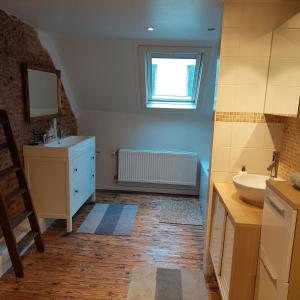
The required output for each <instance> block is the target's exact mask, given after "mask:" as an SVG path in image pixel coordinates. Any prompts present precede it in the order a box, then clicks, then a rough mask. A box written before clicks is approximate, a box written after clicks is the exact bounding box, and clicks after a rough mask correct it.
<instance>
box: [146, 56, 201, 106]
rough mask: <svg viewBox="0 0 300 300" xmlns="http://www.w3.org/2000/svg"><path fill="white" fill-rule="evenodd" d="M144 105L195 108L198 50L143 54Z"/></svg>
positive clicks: (198, 81)
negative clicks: (144, 70) (144, 65)
mask: <svg viewBox="0 0 300 300" xmlns="http://www.w3.org/2000/svg"><path fill="white" fill-rule="evenodd" d="M145 64H146V98H147V99H146V101H147V103H146V104H147V107H157V108H186V109H196V107H197V99H198V94H199V88H200V79H201V70H202V55H201V53H183V52H178V53H166V52H162V53H157V52H146V53H145Z"/></svg>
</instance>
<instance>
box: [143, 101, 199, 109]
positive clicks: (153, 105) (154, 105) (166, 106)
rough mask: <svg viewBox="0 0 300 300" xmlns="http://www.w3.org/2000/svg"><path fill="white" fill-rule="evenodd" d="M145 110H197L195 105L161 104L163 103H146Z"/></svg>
mask: <svg viewBox="0 0 300 300" xmlns="http://www.w3.org/2000/svg"><path fill="white" fill-rule="evenodd" d="M146 107H147V108H160V109H192V110H195V109H196V108H197V105H196V104H192V103H163V102H159V103H158V102H148V103H147V106H146Z"/></svg>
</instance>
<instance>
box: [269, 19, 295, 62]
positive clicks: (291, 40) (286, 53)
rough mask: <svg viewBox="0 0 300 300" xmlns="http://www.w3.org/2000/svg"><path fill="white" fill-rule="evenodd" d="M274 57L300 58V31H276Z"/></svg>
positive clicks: (273, 45)
mask: <svg viewBox="0 0 300 300" xmlns="http://www.w3.org/2000/svg"><path fill="white" fill-rule="evenodd" d="M299 15H300V14H299ZM299 24H300V23H299ZM298 26H299V25H298ZM274 57H295V58H300V29H298V28H278V29H276V30H275V31H274V34H273V43H272V58H274Z"/></svg>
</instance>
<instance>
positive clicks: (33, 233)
mask: <svg viewBox="0 0 300 300" xmlns="http://www.w3.org/2000/svg"><path fill="white" fill-rule="evenodd" d="M0 125H2V126H3V129H4V134H5V137H6V143H3V144H0V151H3V150H5V149H8V150H9V152H10V155H11V159H12V162H13V165H12V166H11V167H9V168H7V169H4V170H1V171H0V180H2V178H3V177H5V176H6V175H9V174H11V173H13V172H14V173H15V174H16V177H17V180H18V183H19V187H18V188H17V189H15V190H14V191H13V192H11V193H10V194H9V195H7V196H5V197H3V196H2V195H1V193H0V225H1V228H2V231H3V235H4V238H5V242H6V245H7V248H8V252H9V255H10V258H11V262H12V265H13V268H14V271H15V274H16V276H17V277H23V276H24V270H23V265H22V262H21V257H20V255H21V252H22V251H23V250H24V249H25V248H26V246H28V245H29V243H30V242H31V241H32V240H33V239H34V241H35V245H36V248H37V250H38V251H39V252H43V251H44V243H43V240H42V235H41V230H40V226H39V223H38V219H37V216H36V212H35V210H34V207H33V204H32V199H31V196H30V193H29V190H28V187H27V182H26V178H25V175H24V172H23V170H22V165H21V161H20V157H19V153H18V149H17V146H16V143H15V140H14V137H13V133H12V130H11V126H10V123H9V119H8V116H7V113H6V111H5V110H0ZM20 196H22V198H23V202H24V207H25V210H24V211H23V212H21V213H20V214H19V215H17V216H16V217H14V218H11V217H9V213H8V207H9V205H11V204H12V203H13V202H14V201H16V200H17V199H19V197H20ZM26 218H28V221H29V224H30V228H31V230H30V231H29V232H28V233H27V234H26V235H25V236H24V237H23V238H22V239H21V240H20V241H19V242H18V243H17V241H16V237H15V233H14V228H16V227H17V226H18V225H19V224H20V223H21V222H22V221H24V220H25V219H26Z"/></svg>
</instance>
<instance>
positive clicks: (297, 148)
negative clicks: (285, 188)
mask: <svg viewBox="0 0 300 300" xmlns="http://www.w3.org/2000/svg"><path fill="white" fill-rule="evenodd" d="M295 172H300V112H299V113H298V117H297V118H287V120H286V125H285V129H284V139H283V145H282V152H281V158H280V166H279V175H280V176H281V177H283V178H286V179H288V178H289V176H290V175H291V174H293V173H295Z"/></svg>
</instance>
